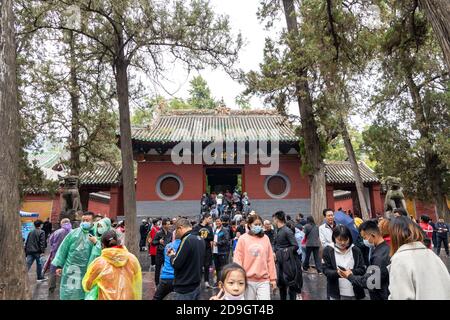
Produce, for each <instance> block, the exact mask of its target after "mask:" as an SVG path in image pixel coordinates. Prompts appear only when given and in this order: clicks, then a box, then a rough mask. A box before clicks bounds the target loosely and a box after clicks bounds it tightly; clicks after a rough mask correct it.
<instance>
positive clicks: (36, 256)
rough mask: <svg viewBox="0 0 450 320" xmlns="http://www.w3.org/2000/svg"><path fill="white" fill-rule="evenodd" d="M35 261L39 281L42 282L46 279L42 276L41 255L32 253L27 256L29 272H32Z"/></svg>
mask: <svg viewBox="0 0 450 320" xmlns="http://www.w3.org/2000/svg"><path fill="white" fill-rule="evenodd" d="M34 260H36V274H37V279H38V280H41V279H43V278H44V277H43V276H42V261H41V255H40V254H39V253H32V254H29V255H27V268H28V271H30V268H31V266H32V265H33V262H34Z"/></svg>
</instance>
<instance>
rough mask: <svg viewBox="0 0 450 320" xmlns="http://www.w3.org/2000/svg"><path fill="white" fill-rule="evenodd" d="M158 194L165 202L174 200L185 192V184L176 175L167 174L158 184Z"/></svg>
mask: <svg viewBox="0 0 450 320" xmlns="http://www.w3.org/2000/svg"><path fill="white" fill-rule="evenodd" d="M156 192H157V193H158V196H159V197H160V198H161V199H163V200H174V199H176V198H178V197H179V195H180V194H181V193H182V192H183V182H182V181H181V179H180V178H179V177H178V176H176V175H173V174H166V175H164V176H161V177H160V178H159V179H158V181H157V182H156Z"/></svg>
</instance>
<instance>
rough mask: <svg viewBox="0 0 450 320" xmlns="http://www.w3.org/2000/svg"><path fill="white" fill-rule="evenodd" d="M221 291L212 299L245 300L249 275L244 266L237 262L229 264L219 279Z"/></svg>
mask: <svg viewBox="0 0 450 320" xmlns="http://www.w3.org/2000/svg"><path fill="white" fill-rule="evenodd" d="M219 288H220V291H219V293H218V294H217V295H215V296H212V297H211V298H210V300H245V290H246V289H247V275H246V273H245V270H244V268H242V267H241V266H240V265H238V264H237V263H230V264H227V265H226V266H225V267H224V268H223V271H222V275H221V277H220V281H219Z"/></svg>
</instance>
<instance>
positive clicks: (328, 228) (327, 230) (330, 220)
mask: <svg viewBox="0 0 450 320" xmlns="http://www.w3.org/2000/svg"><path fill="white" fill-rule="evenodd" d="M322 214H323V216H324V218H325V222H324V223H323V224H321V225H320V227H319V237H320V243H321V244H322V247H323V248H325V247H326V246H331V245H332V244H333V241H332V239H331V235H332V234H333V229H334V227H335V226H336V224H335V223H334V213H333V210H331V209H324V210H323V212H322Z"/></svg>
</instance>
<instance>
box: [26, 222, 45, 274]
mask: <svg viewBox="0 0 450 320" xmlns="http://www.w3.org/2000/svg"><path fill="white" fill-rule="evenodd" d="M33 224H34V230H33V231H31V232H30V233H29V234H28V237H27V240H26V241H25V255H26V258H27V268H28V271H29V270H30V268H31V266H32V265H33V263H34V261H36V275H37V280H38V281H44V280H47V279H45V278H44V275H43V274H42V260H41V258H42V256H43V255H44V252H45V248H46V247H47V242H46V241H45V232H44V231H43V230H42V229H41V228H42V221H41V220H36V221H34V223H33Z"/></svg>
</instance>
